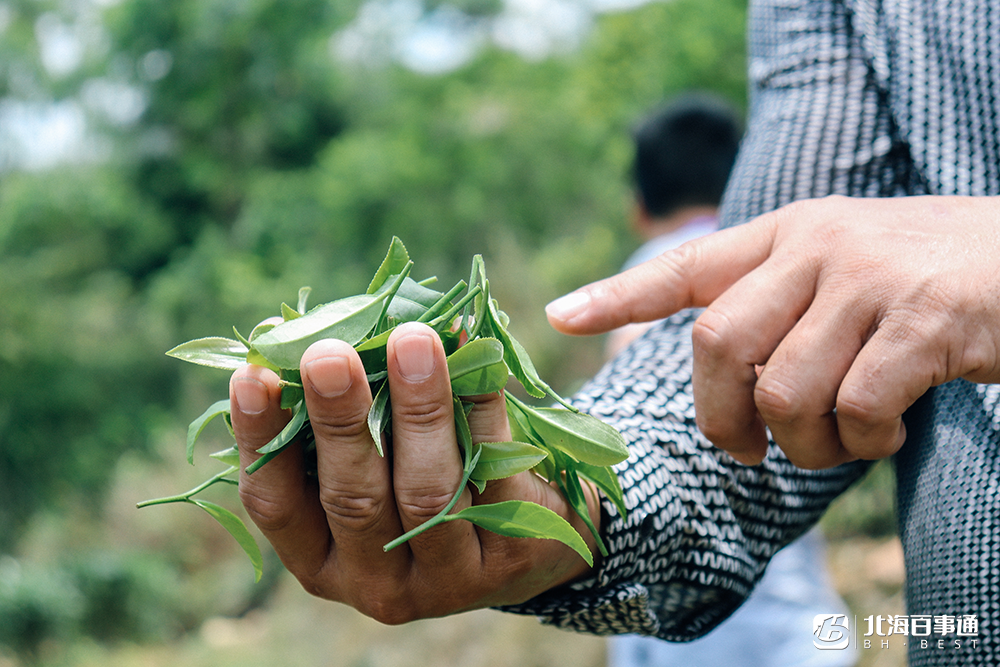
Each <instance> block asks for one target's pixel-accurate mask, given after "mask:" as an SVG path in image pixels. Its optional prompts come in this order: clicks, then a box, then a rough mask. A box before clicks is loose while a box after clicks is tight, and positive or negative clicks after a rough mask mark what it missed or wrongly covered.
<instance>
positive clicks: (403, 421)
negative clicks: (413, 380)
mask: <svg viewBox="0 0 1000 667" xmlns="http://www.w3.org/2000/svg"><path fill="white" fill-rule="evenodd" d="M414 398H415V399H417V400H409V401H397V402H394V403H393V406H392V418H393V424H394V428H398V427H400V426H402V427H404V428H409V429H411V430H413V431H417V432H424V433H425V432H429V431H434V430H437V429H441V428H447V427H450V426H451V423H452V420H453V419H454V415H453V414H452V404H451V403H450V402H449V403H447V404H445V403H444V402H442V401H438V400H419V398H420V397H414Z"/></svg>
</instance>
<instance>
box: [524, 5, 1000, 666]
mask: <svg viewBox="0 0 1000 667" xmlns="http://www.w3.org/2000/svg"><path fill="white" fill-rule="evenodd" d="M749 17H750V18H749V21H750V25H749V44H750V80H751V97H750V100H751V105H750V106H751V108H750V120H749V127H748V133H747V136H746V138H745V140H744V143H743V146H742V148H741V152H740V156H739V158H738V159H737V164H736V167H735V169H734V173H733V177H732V180H731V182H730V187H729V190H728V192H727V195H726V199H725V202H724V207H723V216H722V217H723V225H724V226H730V225H735V224H740V223H742V222H745V221H747V220H750V219H752V218H753V217H755V216H757V215H759V214H762V213H765V212H768V211H771V210H774V209H776V208H778V207H780V206H783V205H785V204H787V203H790V202H792V201H795V200H799V199H805V198H812V197H820V196H825V195H828V194H842V195H848V196H853V197H895V196H908V195H923V194H932V195H973V196H986V195H1000V3H998V2H992V1H990V0H892V1H891V2H889V1H886V0H762V1H760V2H752V3H751V8H750V15H749ZM696 316H697V312H685V313H680V314H678V315H676V316H674V317H671V318H668V319H667V320H666V321H664V322H663V323H661V324H660V325H658V326H656V327H655V328H654V329H652V330H651V331H650V332H649V333H648V334H646V335H645V336H644V337H643V338H641V339H640V340H638V341H637V342H636V343H634V344H633V345H632V346H631V348H629V349H628V350H627V351H626V352H625V353H624V354H622V355H620V356H619V357H618V358H617V359H615V360H614V361H613V362H611V363H610V364H609V365H608V366H607V367H606V368H604V369H603V370H602V371H601V372H600V373H599V374H598V375H597V376H596V377H595V378H594V379H593V380H592V381H591V382H590V383H589V384H588V385H587V386H586V387H585V388H584V389H583V390H582V391H581V392H580V394H579V395H578V396H577V397H576V401H577V403H578V405H580V407H581V408H583V409H585V410H587V411H589V412H592V413H593V414H596V415H598V416H600V417H601V418H603V419H605V420H607V421H608V422H609V423H611V424H613V425H614V426H615V427H617V428H618V429H619V430H621V431H622V432H623V434H624V435H625V437H626V439H627V440H628V441H629V443H630V449H631V456H630V458H629V460H628V461H626V462H625V463H623V464H620V465H619V466H618V467H617V470H618V473H619V477H620V479H621V482H622V485H623V488H624V490H625V494H626V502H627V506H628V507H629V508H630V514H629V515H628V517H627V519H622V518H621V517H619V516H618V515H617V514H616V513H615V510H614V508H613V507H611V506H609V505H608V504H607V503H605V506H604V508H603V511H604V512H605V516H604V517H603V524H602V525H603V527H604V528H603V530H604V532H605V535H606V537H607V543H608V546H609V549H610V555H609V557H608V558H605V559H604V560H603V561H602V563H601V564H600V566H599V568H598V569H597V570H596V571H595V572H594V573H593V575H592V576H591V577H590V578H589V579H587V580H586V581H580V582H577V583H575V584H573V585H570V586H566V587H562V588H560V589H557V590H553V591H549V592H548V593H546V594H543V595H541V596H539V597H537V598H535V599H533V600H531V601H529V602H527V603H525V604H523V605H518V606H515V607H508V608H506V609H507V610H509V611H515V612H519V613H531V614H536V615H539V616H541V617H542V618H543V619H544V620H546V621H547V622H549V623H552V624H555V625H558V626H562V627H566V628H572V629H576V630H580V631H585V632H591V633H598V634H611V633H627V632H638V633H644V634H650V635H655V636H659V637H662V638H664V639H669V640H674V641H684V640H689V639H692V638H694V637H697V636H699V635H701V634H704V633H705V632H707V631H708V630H710V629H711V628H712V627H714V626H715V625H717V624H718V623H719V622H720V621H721V620H722V619H724V618H725V617H726V616H727V615H728V614H729V613H731V612H732V610H733V609H734V608H736V607H737V606H738V605H739V604H740V603H741V602H742V600H743V599H744V598H745V597H746V596H747V594H748V593H749V591H750V590H751V589H752V587H753V585H754V583H755V582H756V581H757V580H758V579H759V578H760V576H761V573H762V571H763V569H764V567H765V565H766V563H767V561H768V559H769V558H770V557H771V556H772V555H773V554H774V553H775V551H777V550H778V549H779V548H780V547H781V546H782V545H784V544H786V543H788V542H789V541H791V540H793V539H794V538H795V537H797V536H798V535H800V534H801V533H802V532H804V531H805V530H807V529H808V528H809V527H810V526H811V525H812V524H813V523H815V522H816V521H817V520H818V519H819V517H820V516H821V515H822V513H823V511H824V510H825V509H826V507H827V506H828V504H829V503H830V502H831V501H832V500H833V498H835V497H836V496H837V495H838V494H840V493H841V492H842V491H843V490H845V489H846V488H847V487H848V486H849V485H850V484H851V483H852V482H854V481H855V480H856V479H858V478H859V477H860V476H861V475H862V474H863V473H864V471H865V470H866V468H867V464H865V463H863V462H857V463H852V464H848V465H844V466H840V467H838V468H835V469H832V470H824V471H805V470H799V469H797V468H795V467H794V466H792V465H791V464H790V463H789V462H788V461H787V460H786V459H785V458H784V456H783V455H782V453H781V452H780V450H778V449H777V448H776V447H775V446H774V445H773V444H772V446H771V447H770V449H769V452H768V457H767V459H766V460H765V461H764V463H762V464H761V465H759V466H754V467H743V466H740V465H738V464H734V463H733V462H732V460H731V459H730V458H729V456H728V455H727V454H725V453H724V452H721V451H719V450H717V449H715V448H713V447H712V446H711V445H710V444H709V443H708V442H707V441H706V440H705V439H704V438H703V437H702V436H701V435H700V434H699V433H698V431H697V428H696V426H695V421H694V409H693V402H692V398H691V343H690V328H691V324H692V323H693V321H694V319H695V317H696ZM998 326H1000V324H998ZM904 419H905V421H906V427H907V434H908V436H907V441H906V444H905V445H904V446H903V448H902V449H901V450H900V451H899V453H897V455H896V456H895V457H894V461H895V465H896V475H897V506H898V515H899V530H900V536H901V539H902V541H903V547H904V552H905V558H906V572H907V613H908V615H910V617H911V618H912V617H914V616H931V617H939V616H942V615H947V616H955V617H961V616H968V615H975V616H976V618H977V620H978V634H977V636H976V637H975V639H976V640H977V641H976V642H975V645H973V642H971V641H969V640H968V638H959V637H956V636H954V635H949V636H946V637H944V639H945V640H946V641H945V643H946V644H947V648H946V649H940V650H937V649H921V647H920V644H919V643H918V642H917V641H911V642H908V646H909V647H910V664H911V665H913V666H914V667H918V666H935V667H947V666H958V665H962V666H978V665H983V666H985V665H997V664H1000V386H998V385H977V384H973V383H970V382H966V381H964V380H956V381H954V382H951V383H948V384H946V385H942V386H940V387H937V388H935V389H933V390H931V391H930V392H928V393H927V394H926V395H925V396H924V397H922V398H921V399H920V400H919V401H918V402H917V403H916V404H915V405H914V406H913V407H912V408H911V409H910V410H909V411H908V412H907V414H906V415H905V416H904ZM937 639H938V637H937V636H935V637H934V640H935V641H934V642H933V644H935V645H936V643H937V641H936V640H937ZM955 639H965V641H962V642H961V644H962V646H961V648H955V643H954V640H955Z"/></svg>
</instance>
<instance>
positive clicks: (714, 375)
mask: <svg viewBox="0 0 1000 667" xmlns="http://www.w3.org/2000/svg"><path fill="white" fill-rule="evenodd" d="M816 270H817V269H816V265H815V262H813V261H812V260H810V259H809V258H806V257H794V256H792V257H788V256H785V257H782V256H775V257H774V258H772V259H769V260H768V261H766V262H764V263H763V264H762V265H761V266H760V267H758V268H757V269H756V270H755V271H752V272H751V273H749V274H747V275H746V276H744V277H743V278H741V279H740V280H738V281H737V282H736V283H735V284H734V285H733V286H732V287H731V288H730V289H728V290H727V291H726V292H725V293H724V294H722V295H721V296H720V297H719V298H717V299H716V300H715V301H714V302H713V303H712V305H711V306H710V307H709V308H708V309H707V310H706V311H705V312H704V313H702V314H701V316H700V317H699V318H698V319H697V320H696V321H695V324H694V326H693V327H692V330H691V339H692V345H693V354H694V369H693V374H692V385H693V387H692V388H693V394H694V403H695V415H696V419H697V423H698V427H699V429H700V430H701V432H702V433H703V434H704V435H705V437H707V438H708V439H709V440H710V441H711V442H712V443H713V444H715V445H716V446H717V447H719V448H720V449H723V450H725V451H727V452H729V453H730V454H731V455H732V456H733V458H735V459H736V460H737V461H740V462H741V463H745V464H751V465H752V464H756V463H760V461H761V460H763V458H764V455H765V454H766V453H767V434H766V432H765V430H764V421H763V419H762V418H761V415H760V414H759V412H758V409H757V403H756V401H755V387H756V385H757V383H758V378H757V371H756V368H755V367H756V366H759V365H765V364H767V363H768V360H769V359H770V357H771V355H772V353H773V352H774V351H775V349H777V348H778V345H779V344H780V343H781V341H782V339H783V338H784V337H785V336H786V334H788V332H789V331H791V329H792V328H793V327H794V326H795V323H796V322H797V321H798V319H799V318H800V317H801V316H802V314H803V313H804V312H805V311H806V309H807V308H808V307H809V304H810V302H811V301H812V299H813V296H814V294H815V285H816V277H815V273H816ZM765 372H766V371H765Z"/></svg>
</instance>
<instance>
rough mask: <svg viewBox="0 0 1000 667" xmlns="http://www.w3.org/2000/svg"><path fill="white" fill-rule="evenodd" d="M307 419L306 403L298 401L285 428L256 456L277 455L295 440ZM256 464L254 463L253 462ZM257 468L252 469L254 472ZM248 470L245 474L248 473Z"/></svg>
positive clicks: (258, 451) (259, 450)
mask: <svg viewBox="0 0 1000 667" xmlns="http://www.w3.org/2000/svg"><path fill="white" fill-rule="evenodd" d="M308 418H309V413H308V412H306V402H305V401H299V402H298V403H297V404H296V405H295V407H294V408H293V409H292V419H291V421H289V422H288V423H287V424H285V428H283V429H281V432H280V433H279V434H278V435H276V436H274V437H273V438H272V439H271V442H269V443H267V444H266V445H264V446H263V447H261V448H260V449H258V450H257V453H258V454H271V453H277V452H279V451H281V450H282V449H284V448H285V447H287V446H288V443H290V442H292V441H293V440H295V436H297V435H298V434H299V430H300V429H301V428H302V427H303V426H304V425H305V423H306V420H307V419H308ZM255 463H256V462H255ZM256 469H257V468H254V470H256ZM249 472H250V470H249V468H248V469H247V473H249Z"/></svg>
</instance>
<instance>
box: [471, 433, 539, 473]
mask: <svg viewBox="0 0 1000 667" xmlns="http://www.w3.org/2000/svg"><path fill="white" fill-rule="evenodd" d="M480 446H481V447H482V448H483V452H482V454H480V456H479V462H478V463H476V467H475V468H474V469H473V471H472V480H473V481H477V480H479V481H484V482H485V481H489V480H491V479H504V478H506V477H510V476H512V475H516V474H517V473H519V472H524V471H525V470H531V469H532V468H534V467H535V466H536V465H538V464H539V463H540V462H541V461H542V460H543V459H545V457H546V456H548V454H547V453H546V452H545V450H542V449H539V448H538V447H535V446H534V445H529V444H528V443H526V442H517V441H509V442H483V443H480Z"/></svg>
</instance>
